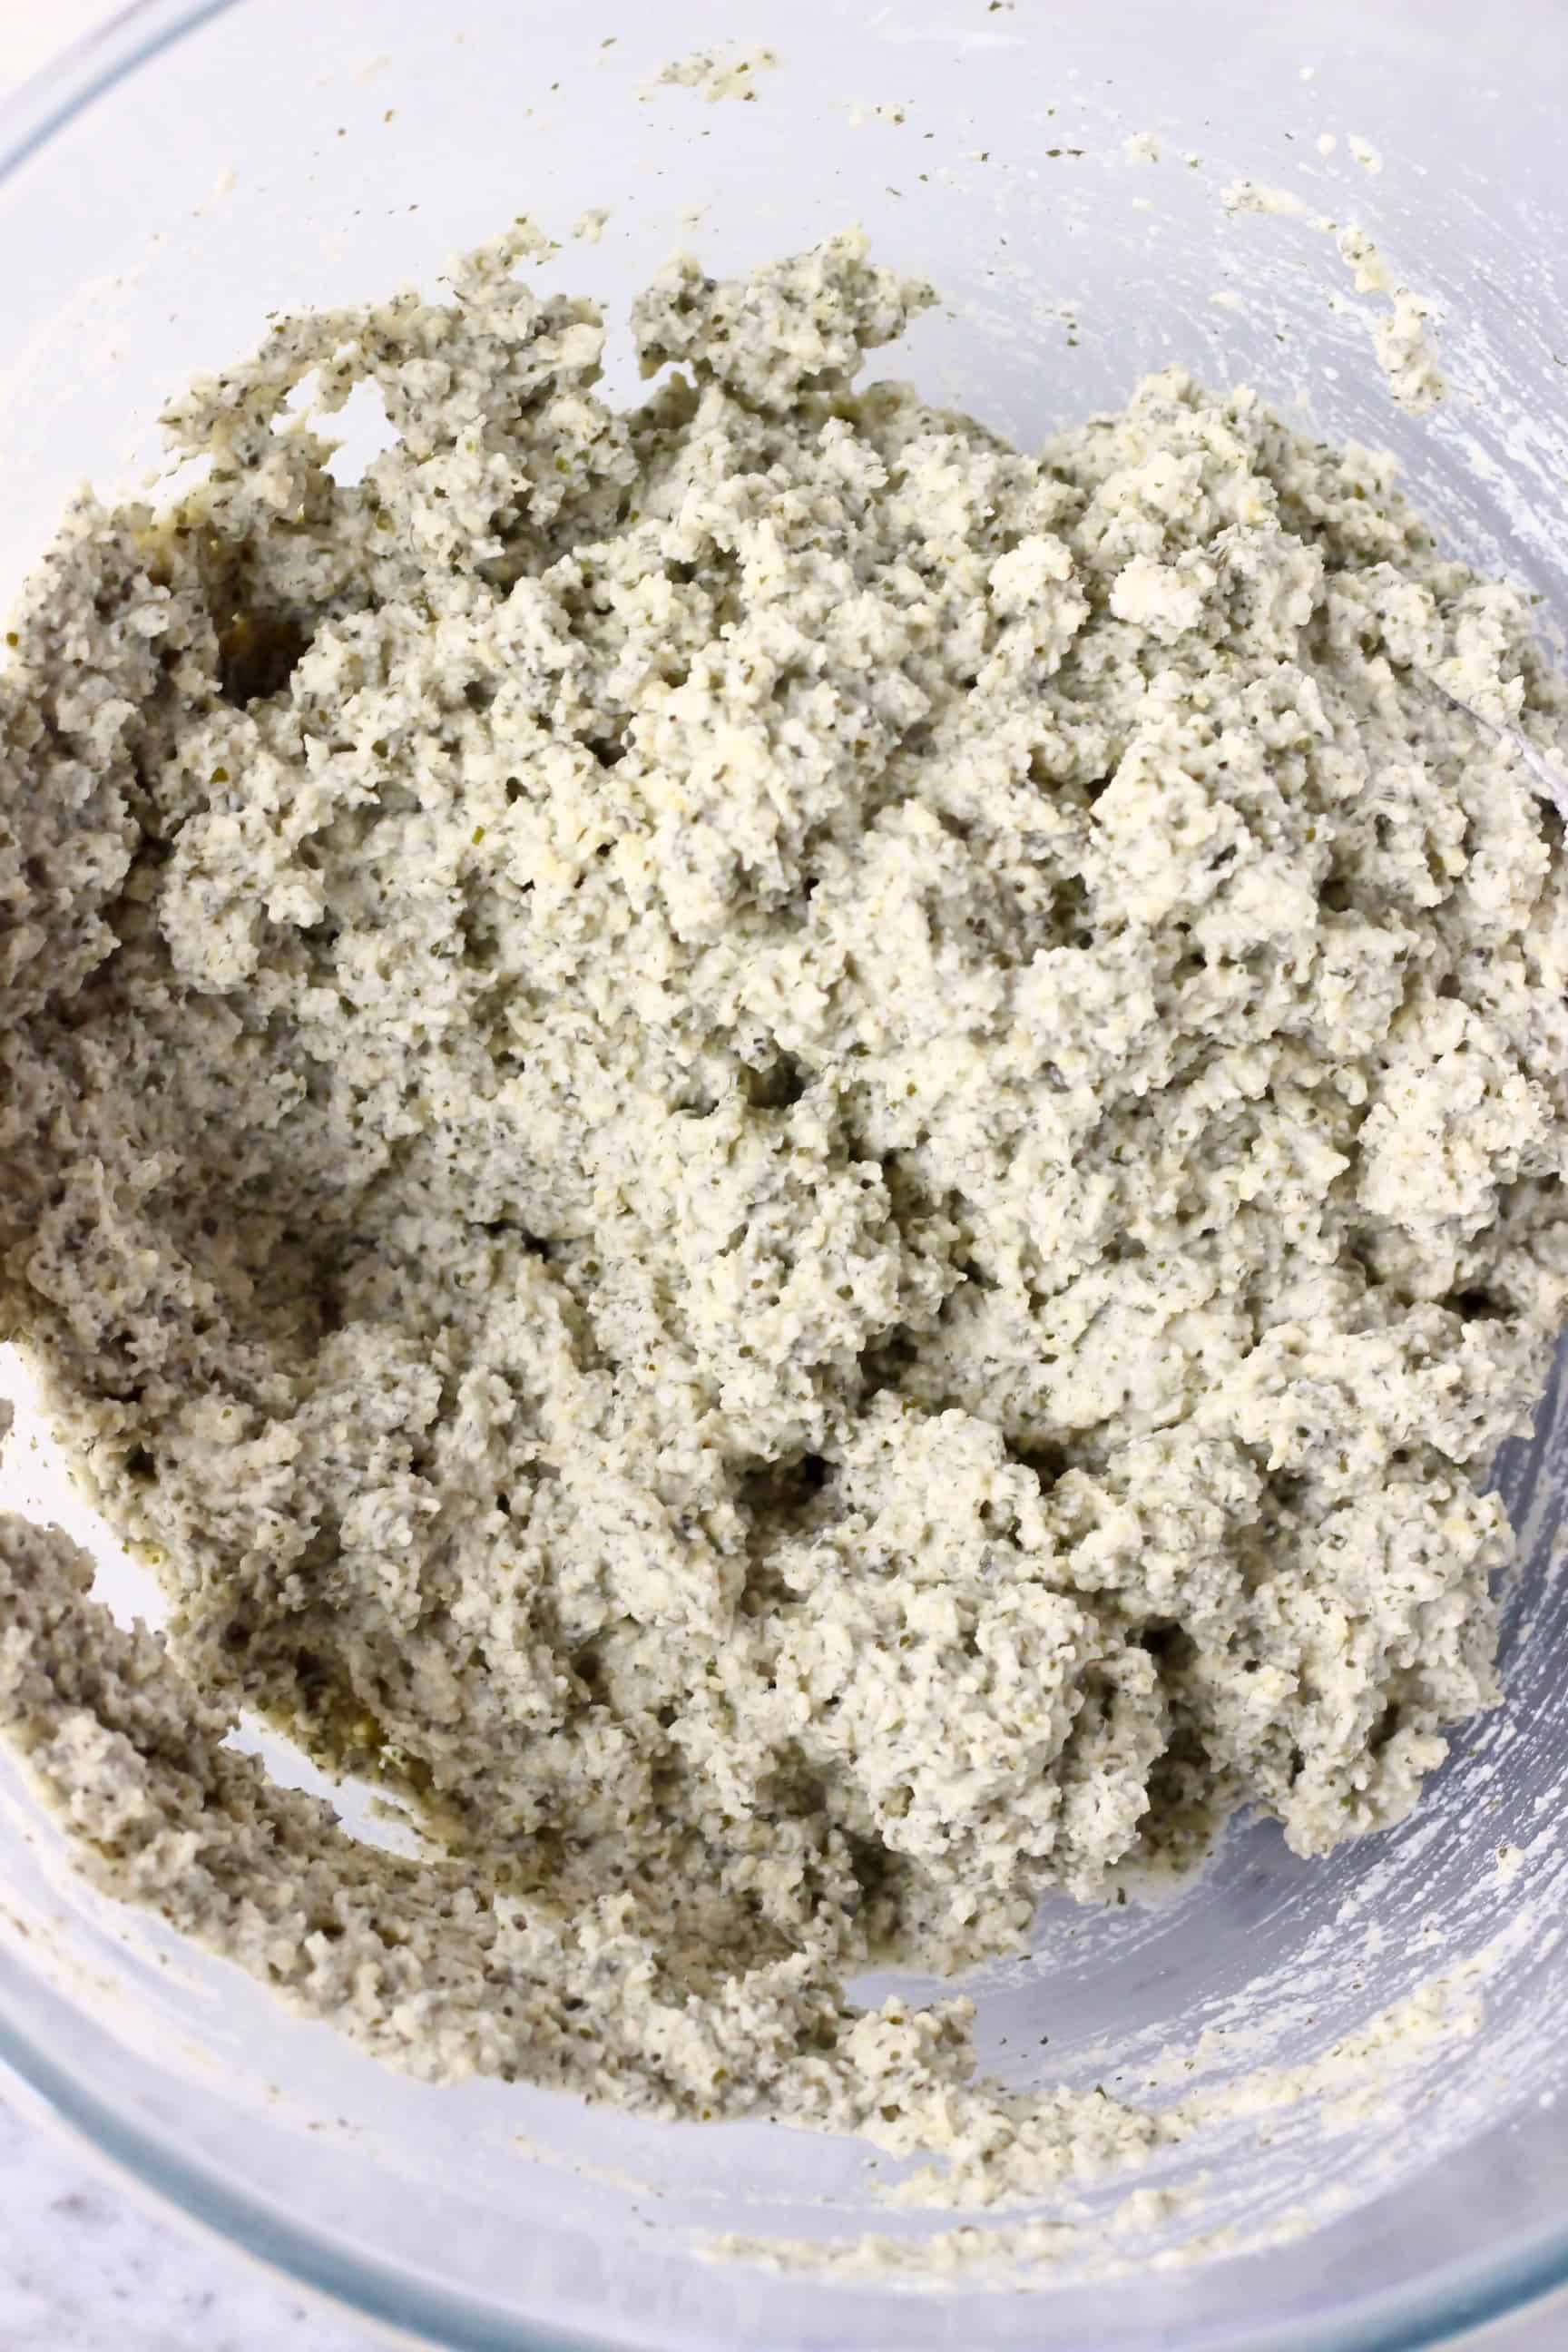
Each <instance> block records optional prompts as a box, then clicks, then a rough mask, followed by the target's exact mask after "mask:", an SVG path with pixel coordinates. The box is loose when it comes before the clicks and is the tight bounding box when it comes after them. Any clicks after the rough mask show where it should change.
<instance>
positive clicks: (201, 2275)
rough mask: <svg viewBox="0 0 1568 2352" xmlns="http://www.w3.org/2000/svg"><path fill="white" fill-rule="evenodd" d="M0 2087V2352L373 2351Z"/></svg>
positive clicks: (6, 25) (32, 23)
mask: <svg viewBox="0 0 1568 2352" xmlns="http://www.w3.org/2000/svg"><path fill="white" fill-rule="evenodd" d="M114 13H115V12H114V9H113V8H112V7H111V6H109V5H105V0H0V96H3V95H4V93H5V91H6V90H7V89H10V88H11V87H12V86H13V85H14V84H15V83H16V82H17V81H19V80H21V79H23V77H24V76H25V75H26V74H29V73H32V72H34V71H35V70H36V69H37V68H38V67H39V66H41V65H43V64H44V63H46V62H47V59H48V58H51V57H52V56H54V55H56V54H58V51H59V50H60V49H62V48H64V47H67V46H68V44H69V43H70V42H72V41H73V40H75V39H77V38H79V37H80V35H81V34H83V33H84V32H87V31H89V29H90V28H91V27H92V26H94V25H96V24H99V23H101V22H102V21H103V20H104V19H105V18H106V17H108V16H111V15H112V14H114ZM5 2093H6V2085H5V2081H4V2078H3V2077H0V2352H375V2347H381V2348H382V2352H385V2347H387V2346H388V2345H389V2344H390V2343H391V2342H392V2340H393V2339H392V2338H391V2337H389V2336H383V2335H382V2334H380V2333H379V2332H378V2331H372V2330H368V2329H366V2328H363V2327H362V2326H356V2325H355V2324H353V2322H351V2321H350V2320H349V2319H348V2318H347V2317H345V2316H340V2315H338V2314H337V2313H336V2312H335V2311H331V2310H329V2309H328V2308H327V2307H326V2306H325V2305H321V2304H318V2303H316V2302H314V2301H309V2302H307V2301H305V2300H302V2299H301V2298H300V2295H299V2294H295V2293H293V2292H291V2291H290V2290H289V2288H288V2287H287V2286H286V2285H285V2284H281V2283H279V2281H277V2280H276V2279H274V2277H273V2276H272V2275H271V2274H270V2273H267V2272H264V2271H263V2270H261V2269H260V2268H259V2267H258V2266H257V2265H256V2264H254V2263H250V2262H249V2261H247V2259H246V2257H245V2256H243V2255H241V2254H238V2253H237V2252H235V2251H234V2250H233V2248H232V2247H230V2246H227V2245H226V2244H224V2243H222V2242H219V2241H218V2240H216V2239H214V2238H208V2237H206V2236H205V2235H203V2234H201V2233H199V2232H197V2231H195V2230H193V2229H192V2228H191V2227H190V2226H189V2225H188V2224H186V2223H184V2221H180V2220H178V2219H176V2218H175V2217H174V2216H173V2215H165V2214H164V2213H163V2211H162V2210H161V2209H159V2210H154V2208H153V2205H152V2204H151V2203H150V2202H147V2203H144V2202H143V2201H142V2197H141V2195H140V2193H139V2192H133V2191H132V2189H130V2188H129V2187H128V2186H126V2185H125V2184H123V2183H122V2182H121V2180H120V2179H118V2178H116V2177H113V2176H111V2175H110V2173H108V2172H107V2171H105V2170H103V2169H101V2168H100V2167H99V2166H98V2165H97V2163H96V2162H95V2161H94V2159H93V2158H92V2157H91V2155H90V2154H89V2152H88V2151H87V2150H85V2149H82V2148H80V2147H78V2146H77V2145H76V2144H75V2143H74V2142H72V2141H70V2140H68V2139H67V2138H66V2137H63V2136H62V2135H60V2134H58V2132H56V2131H55V2130H54V2129H53V2128H52V2127H51V2126H49V2125H48V2124H47V2121H46V2120H45V2119H44V2118H43V2117H41V2116H37V2115H36V2114H35V2113H33V2112H30V2111H28V2112H24V2110H23V2107H22V2105H20V2104H18V2103H16V2101H14V2100H13V2101H8V2100H7V2098H6V2095H5ZM1564 2345H1568V2298H1564V2299H1562V2300H1560V2301H1556V2302H1553V2304H1552V2305H1551V2306H1550V2307H1546V2306H1537V2308H1536V2310H1535V2311H1534V2312H1532V2313H1531V2314H1529V2315H1526V2316H1524V2317H1523V2318H1521V2319H1516V2320H1512V2321H1507V2322H1504V2323H1502V2324H1500V2326H1496V2327H1490V2328H1487V2329H1484V2330H1482V2331H1481V2332H1480V2333H1479V2334H1477V2335H1473V2336H1468V2337H1467V2339H1466V2342H1465V2347H1464V2352H1562V2347H1563V2346H1564ZM737 2352H739V2347H737ZM1456 2352H1457V2347H1456Z"/></svg>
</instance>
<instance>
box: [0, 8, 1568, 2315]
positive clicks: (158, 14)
mask: <svg viewBox="0 0 1568 2352" xmlns="http://www.w3.org/2000/svg"><path fill="white" fill-rule="evenodd" d="M243 5H246V0H129V5H123V6H121V7H120V8H119V9H117V10H115V11H114V12H113V13H112V14H111V15H110V16H108V17H106V18H105V20H104V21H103V22H102V23H101V24H100V25H99V26H95V27H94V28H93V29H91V30H90V31H89V32H87V33H86V34H84V35H82V36H81V37H79V38H78V39H77V40H75V41H73V42H72V43H71V44H69V46H68V47H65V48H64V49H62V50H61V51H60V52H59V54H58V56H56V57H55V58H52V59H51V60H50V61H49V62H48V63H47V64H46V65H45V66H44V67H42V68H40V69H39V70H37V72H35V73H33V74H32V75H30V76H29V77H27V78H26V79H25V80H24V81H23V82H21V83H20V84H19V85H18V86H17V87H16V89H14V90H12V91H11V92H10V93H9V94H8V95H7V96H6V97H5V98H4V99H3V100H0V186H4V185H5V184H7V183H9V182H11V181H12V180H14V179H15V178H16V176H17V175H18V174H19V173H21V172H22V171H24V170H25V168H26V164H27V163H28V161H29V160H30V159H31V158H32V157H33V156H35V155H36V154H37V153H38V152H40V151H41V150H42V149H43V148H45V147H46V146H47V144H48V142H49V141H50V140H51V139H52V138H54V136H55V135H56V134H57V132H58V131H62V130H64V129H65V128H66V127H67V126H68V124H69V123H71V122H73V121H75V120H76V119H77V118H78V117H79V115H80V114H82V113H83V112H84V111H85V110H87V109H88V108H89V107H90V106H91V105H93V104H94V103H95V101H96V100H99V99H100V98H101V97H103V96H105V95H106V94H107V93H109V92H110V91H111V90H113V89H115V88H116V87H117V86H118V85H119V84H121V82H123V81H125V80H127V79H130V78H131V77H132V76H133V75H135V74H136V73H138V72H140V71H141V69H142V68H143V67H144V66H147V65H150V64H151V63H152V62H153V60H154V59H155V58H157V57H159V56H160V55H161V54H162V53H163V51H165V50H167V49H169V48H171V47H174V46H175V45H176V44H177V43H179V42H180V41H182V40H184V39H185V38H186V37H188V36H189V35H191V34H193V33H195V32H196V31H198V30H199V29H200V28H201V27H202V26H205V25H207V24H210V23H212V22H214V21H215V20H216V19H217V18H219V17H221V16H228V15H230V14H231V13H233V12H234V11H236V10H237V9H238V8H239V7H241V6H243ZM16 2086H20V2088H21V2090H22V2092H23V2099H22V2102H21V2103H20V2111H21V2112H23V2113H26V2111H27V2110H28V2109H29V2108H38V2107H41V2109H42V2110H43V2113H44V2116H45V2119H46V2120H47V2123H48V2124H50V2125H52V2126H55V2127H56V2128H57V2129H58V2131H59V2132H60V2133H61V2134H63V2136H64V2137H66V2138H68V2140H69V2141H71V2142H72V2143H73V2144H75V2145H76V2146H77V2147H85V2148H86V2149H87V2150H88V2151H89V2153H90V2155H91V2156H92V2157H93V2158H95V2159H96V2160H97V2161H98V2162H99V2163H100V2164H101V2165H103V2166H104V2167H105V2168H108V2169H109V2170H110V2171H111V2172H112V2173H114V2174H117V2175H119V2176H120V2177H121V2179H123V2180H124V2182H125V2184H126V2185H127V2187H128V2188H130V2189H132V2192H133V2193H135V2194H137V2195H138V2196H139V2197H140V2198H141V2199H142V2200H144V2201H146V2202H148V2203H150V2204H151V2205H153V2207H155V2208H158V2209H162V2210H165V2211H168V2210H172V2211H173V2212H174V2213H175V2214H177V2215H178V2216H179V2217H180V2218H181V2219H182V2220H183V2221H187V2222H190V2223H193V2224H195V2227H196V2228H197V2229H198V2230H200V2231H204V2232H205V2233H208V2234H210V2235H212V2236H215V2237H216V2238H218V2239H219V2240H221V2241H222V2242H224V2243H226V2244H227V2245H229V2246H232V2247H233V2248H234V2249H235V2250H236V2251H237V2252H239V2253H241V2254H244V2255H247V2256H248V2257H249V2258H250V2259H251V2260H252V2261H254V2262H256V2263H258V2264H260V2265H261V2266H262V2268H263V2269H264V2270H266V2271H268V2272H270V2273H273V2274H274V2275H275V2276H276V2277H277V2278H279V2280H280V2281H281V2282H283V2283H286V2284H289V2285H290V2286H298V2287H300V2288H303V2289H304V2290H306V2291H307V2292H308V2293H310V2294H314V2295H316V2296H319V2297H322V2298H325V2300H326V2301H327V2302H328V2303H329V2304H331V2305H336V2306H337V2308H338V2309H339V2310H340V2311H342V2312H343V2313H344V2314H346V2315H349V2316H350V2317H352V2318H353V2319H355V2320H361V2321H364V2322H367V2323H368V2324H369V2325H370V2326H373V2327H374V2328H377V2329H379V2330H383V2331H389V2332H390V2334H391V2335H392V2336H394V2337H395V2338H398V2339H401V2340H402V2341H404V2342H405V2343H409V2342H412V2343H416V2344H417V2343H421V2342H422V2343H425V2344H426V2345H429V2346H431V2347H449V2352H637V2347H635V2346H634V2345H633V2344H632V2342H631V2340H630V2339H629V2338H626V2337H622V2338H620V2339H619V2340H618V2341H612V2340H611V2339H610V2338H609V2337H607V2336H602V2335H598V2334H584V2333H581V2332H579V2331H576V2330H571V2331H563V2330H562V2329H561V2328H560V2327H558V2326H555V2325H553V2324H552V2325H550V2326H543V2325H542V2324H541V2323H539V2322H536V2321H532V2320H529V2321H526V2322H520V2321H518V2320H517V2319H515V2318H513V2317H511V2316H510V2315H506V2314H504V2313H498V2312H496V2311H494V2310H488V2311H487V2310H486V2309H485V2308H484V2306H482V2305H480V2304H479V2303H477V2302H476V2301H474V2300H473V2299H472V2298H471V2297H470V2296H468V2294H464V2293H463V2292H462V2291H461V2290H458V2289H434V2288H431V2287H428V2286H426V2285H424V2284H420V2283H419V2282H418V2281H416V2280H415V2279H413V2278H411V2277H410V2276H409V2275H407V2274H406V2273H402V2272H398V2271H395V2270H394V2269H392V2268H391V2267H390V2266H389V2265H387V2264H385V2263H382V2262H380V2261H378V2260H376V2259H375V2258H374V2257H372V2256H369V2255H365V2254H363V2253H355V2254H353V2255H350V2254H347V2253H346V2252H343V2251H342V2249H341V2248H339V2247H338V2246H336V2245H334V2243H333V2242H332V2241H331V2239H330V2238H328V2237H326V2236H324V2235H318V2234H317V2233H315V2232H314V2231H311V2230H310V2229H309V2228H305V2227H301V2226H300V2224H299V2223H298V2222H297V2221H294V2220H292V2219H291V2218H289V2216H287V2215H286V2214H284V2213H283V2212H281V2211H280V2210H279V2209H278V2208H277V2207H276V2206H274V2205H272V2204H271V2203H269V2202H268V2200H264V2199H263V2198H261V2197H259V2196H256V2195H252V2194H249V2193H247V2192H245V2191H242V2190H237V2189H236V2188H235V2187H234V2185H233V2183H232V2182H231V2181H229V2180H228V2179H225V2178H224V2177H223V2176H222V2175H221V2174H220V2173H218V2172H217V2171H216V2169H214V2168H209V2167H208V2166H207V2165H205V2164H204V2163H200V2162H195V2161H192V2160H190V2159H189V2158H184V2157H182V2156H180V2155H178V2154H176V2153H175V2152H174V2150H173V2149H172V2148H171V2147H168V2146H167V2145H165V2144H163V2142H161V2141H158V2140H156V2139H154V2138H153V2137H152V2135H150V2134H148V2133H144V2132H142V2131H141V2130H140V2129H139V2128H138V2127H137V2126H135V2125H133V2124H132V2123H130V2122H128V2121H127V2119H126V2118H125V2117H124V2116H122V2115H121V2114H119V2113H117V2112H116V2111H115V2110H114V2109H113V2108H112V2107H110V2105H108V2104H107V2103H106V2102H105V2101H103V2100H101V2099H100V2098H99V2097H97V2096H96V2095H95V2094H94V2093H93V2092H92V2090H91V2089H90V2088H89V2085H88V2084H87V2083H86V2082H85V2081H83V2080H81V2079H80V2078H79V2077H78V2076H76V2075H75V2074H72V2073H71V2072H70V2071H69V2070H68V2068H66V2067H63V2066H61V2065H60V2064H59V2063H58V2061H57V2060H55V2059H54V2058H52V2057H51V2056H50V2055H49V2054H48V2053H47V2052H46V2051H45V2050H43V2049H42V2048H40V2047H39V2046H38V2045H37V2043H36V2042H34V2040H33V2039H32V2038H31V2037H30V2036H29V2035H28V2034H26V2033H25V2032H22V2031H21V2030H19V2029H18V2028H17V2027H16V2024H15V2023H14V2021H11V2020H10V2019H8V2018H7V2017H6V2016H5V2013H4V2010H3V2008H0V2094H4V2093H5V2092H7V2091H8V2090H10V2089H12V2088H13V2087H16ZM1563 2287H1568V2227H1564V2228H1563V2229H1562V2230H1559V2231H1550V2232H1546V2233H1543V2234H1542V2235H1541V2236H1539V2237H1537V2238H1536V2239H1535V2240H1534V2241H1533V2242H1529V2243H1527V2244H1526V2245H1525V2246H1523V2247H1522V2248H1521V2247H1514V2248H1512V2249H1510V2250H1509V2251H1508V2252H1505V2253H1503V2254H1502V2255H1500V2256H1498V2257H1495V2258H1488V2257H1485V2256H1482V2257H1479V2258H1472V2259H1470V2260H1469V2261H1467V2262H1465V2263H1448V2264H1447V2265H1444V2266H1442V2267H1440V2268H1439V2269H1438V2270H1436V2272H1434V2273H1432V2274H1431V2276H1430V2277H1429V2278H1428V2279H1427V2280H1426V2281H1424V2282H1422V2283H1421V2284H1419V2285H1417V2286H1414V2287H1412V2286H1405V2287H1402V2288H1397V2289H1389V2290H1386V2291H1384V2293H1382V2294H1378V2295H1376V2296H1373V2297H1372V2298H1370V2299H1366V2300H1363V2302H1362V2303H1361V2305H1359V2306H1358V2307H1356V2308H1353V2309H1352V2310H1350V2311H1349V2312H1347V2313H1346V2314H1345V2315H1344V2316H1343V2318H1342V2319H1336V2320H1334V2321H1333V2322H1331V2325H1330V2326H1329V2328H1328V2331H1327V2332H1325V2331H1324V2329H1323V2328H1322V2326H1321V2324H1320V2323H1317V2322H1311V2323H1306V2322H1303V2323H1300V2324H1299V2325H1297V2326H1292V2327H1290V2328H1289V2330H1288V2331H1281V2330H1280V2329H1279V2326H1278V2324H1277V2323H1271V2324H1270V2332H1269V2335H1268V2339H1267V2342H1268V2352H1425V2347H1433V2346H1438V2345H1445V2344H1453V2343H1455V2342H1456V2341H1457V2340H1458V2338H1460V2337H1462V2336H1466V2335H1468V2333H1469V2332H1470V2331H1471V2330H1473V2329H1476V2328H1479V2327H1482V2326H1488V2325H1489V2324H1491V2323H1493V2322H1496V2321H1498V2320H1501V2319H1506V2318H1508V2317H1509V2316H1510V2315H1515V2314H1519V2313H1521V2312H1524V2311H1526V2310H1527V2309H1528V2308H1529V2307H1530V2306H1531V2305H1535V2304H1538V2303H1539V2302H1540V2301H1541V2300H1542V2298H1544V2297H1546V2296H1547V2295H1550V2294H1553V2293H1554V2292H1556V2291H1557V2290H1559V2289H1562V2288H1563ZM965 2292H969V2290H965ZM1041 2309H1042V2315H1044V2311H1045V2309H1046V2306H1045V2305H1044V2304H1042V2306H1041ZM1232 2342H1233V2344H1234V2346H1235V2347H1236V2352H1241V2339H1238V2338H1233V2339H1232ZM1042 2352H1046V2347H1045V2346H1044V2345H1042ZM1259 2352H1261V2347H1259Z"/></svg>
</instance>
